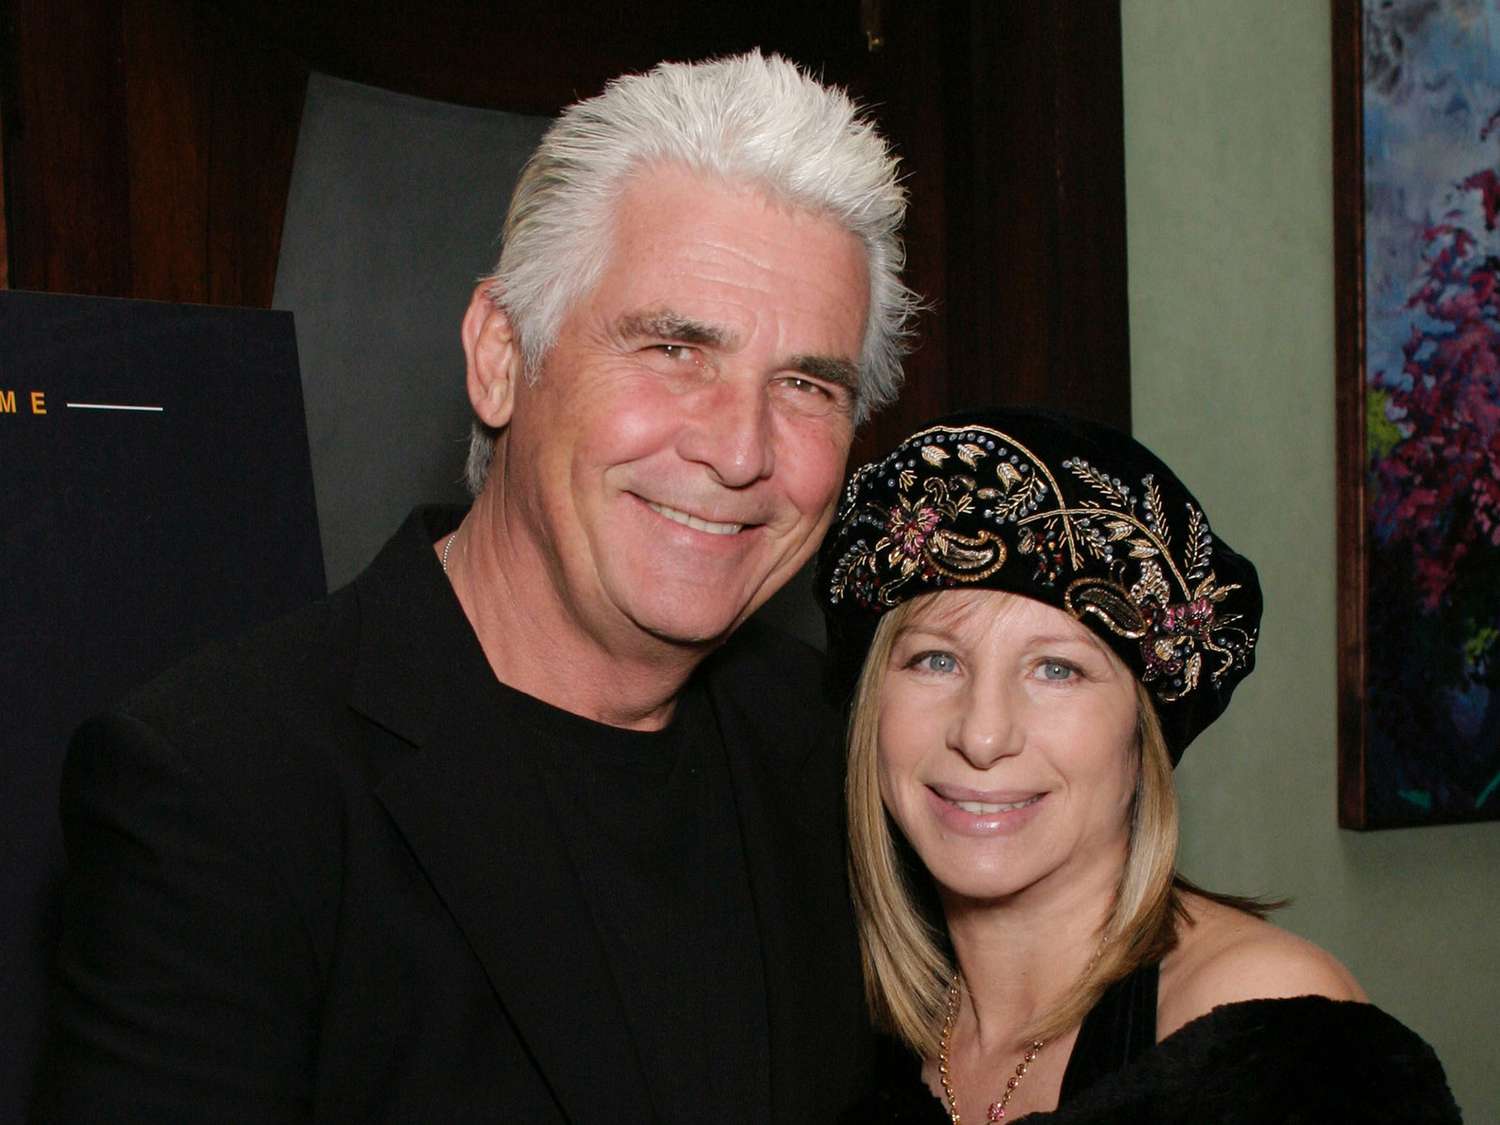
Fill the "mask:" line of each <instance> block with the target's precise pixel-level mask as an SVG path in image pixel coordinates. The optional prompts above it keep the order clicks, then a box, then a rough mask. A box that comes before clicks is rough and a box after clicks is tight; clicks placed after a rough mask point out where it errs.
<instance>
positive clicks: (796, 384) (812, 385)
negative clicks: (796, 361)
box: [786, 375, 832, 398]
mask: <svg viewBox="0 0 1500 1125" xmlns="http://www.w3.org/2000/svg"><path fill="white" fill-rule="evenodd" d="M786 385H787V387H788V388H789V389H791V390H794V391H797V392H799V393H801V394H806V395H821V396H822V397H824V398H829V397H832V392H831V391H829V389H828V388H827V387H825V386H824V385H823V384H822V383H817V382H814V381H813V380H811V379H803V378H800V377H799V376H796V375H790V376H788V377H787V379H786Z"/></svg>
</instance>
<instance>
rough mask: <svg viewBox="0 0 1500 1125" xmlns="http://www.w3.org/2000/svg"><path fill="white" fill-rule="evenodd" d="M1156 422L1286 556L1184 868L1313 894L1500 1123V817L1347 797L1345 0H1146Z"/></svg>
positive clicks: (1140, 228)
mask: <svg viewBox="0 0 1500 1125" xmlns="http://www.w3.org/2000/svg"><path fill="white" fill-rule="evenodd" d="M1122 9H1123V17H1124V20H1123V22H1124V33H1123V36H1124V64H1125V153H1126V191H1127V206H1128V215H1129V217H1128V235H1129V242H1130V256H1129V263H1130V332H1131V362H1132V372H1131V379H1132V383H1133V395H1134V400H1133V409H1134V417H1135V426H1136V432H1137V434H1138V435H1139V436H1140V437H1141V438H1142V440H1144V441H1145V442H1146V443H1147V444H1148V445H1150V446H1152V447H1153V448H1154V449H1156V451H1157V452H1158V453H1160V454H1161V455H1162V456H1163V457H1164V458H1165V459H1166V461H1167V462H1168V463H1169V464H1171V465H1172V466H1173V467H1174V468H1176V469H1177V470H1178V471H1179V472H1180V473H1181V474H1182V476H1183V477H1184V479H1186V480H1187V481H1189V482H1190V484H1191V485H1192V487H1193V489H1194V491H1195V492H1197V494H1198V496H1199V497H1200V498H1201V499H1202V500H1203V502H1204V505H1205V507H1206V508H1207V510H1208V512H1209V513H1210V516H1211V517H1212V519H1213V521H1214V525H1215V528H1216V529H1217V530H1219V531H1221V532H1222V533H1223V535H1224V537H1225V538H1226V539H1227V540H1228V541H1229V542H1231V543H1232V544H1234V546H1235V547H1237V548H1239V549H1241V550H1243V551H1244V552H1245V553H1246V554H1248V555H1249V556H1250V557H1251V558H1253V559H1254V560H1255V561H1256V563H1257V565H1258V566H1259V567H1260V569H1261V576H1262V581H1263V582H1264V585H1265V589H1266V601H1267V606H1268V608H1267V612H1266V618H1265V623H1264V630H1263V639H1262V643H1261V649H1260V652H1261V660H1260V664H1259V667H1258V670H1257V672H1256V674H1255V675H1254V676H1252V677H1251V678H1250V679H1249V680H1248V681H1247V682H1246V684H1245V686H1244V687H1242V688H1241V689H1240V694H1239V695H1238V696H1237V697H1236V701H1235V705H1234V707H1233V708H1232V709H1231V711H1230V713H1229V715H1228V716H1227V717H1226V718H1225V719H1224V720H1223V721H1222V722H1221V723H1220V724H1219V725H1218V726H1216V727H1215V728H1214V729H1212V730H1210V731H1209V732H1208V734H1206V735H1205V736H1204V737H1203V738H1202V739H1201V740H1200V742H1199V743H1198V744H1196V745H1195V746H1194V747H1193V748H1192V749H1191V750H1190V751H1189V753H1188V755H1187V757H1186V759H1185V760H1184V762H1183V765H1182V768H1181V769H1180V770H1179V771H1178V777H1179V782H1180V787H1181V792H1182V801H1183V810H1184V821H1183V868H1184V870H1185V872H1186V873H1187V874H1188V875H1189V876H1190V877H1191V878H1194V879H1196V880H1198V881H1200V882H1202V883H1204V884H1206V885H1208V886H1211V887H1214V888H1216V889H1219V890H1226V891H1237V892H1247V893H1269V894H1273V895H1290V896H1292V897H1293V899H1294V900H1295V901H1294V904H1293V905H1292V906H1291V907H1290V908H1288V909H1287V910H1285V911H1284V912H1282V914H1281V915H1280V920H1281V922H1282V924H1283V925H1285V926H1287V927H1289V928H1290V929H1292V930H1295V931H1297V932H1298V933H1301V934H1303V935H1305V936H1307V937H1309V938H1311V939H1312V940H1313V941H1316V942H1318V943H1319V944H1321V945H1323V946H1325V947H1327V948H1328V949H1330V950H1332V951H1333V952H1334V953H1336V954H1337V955H1338V956H1339V957H1340V958H1342V959H1343V960H1344V962H1345V963H1346V964H1348V965H1349V967H1350V968H1351V969H1352V970H1353V971H1354V973H1355V974H1356V975H1357V976H1358V977H1359V979H1360V980H1361V982H1362V983H1363V984H1364V986H1365V988H1366V990H1367V991H1368V992H1369V993H1370V996H1371V998H1372V999H1373V1000H1374V1001H1375V1002H1376V1003H1378V1004H1380V1005H1381V1006H1382V1007H1384V1008H1386V1009H1387V1010H1388V1011H1390V1012H1392V1013H1394V1014H1395V1015H1396V1016H1398V1017H1399V1018H1401V1019H1402V1020H1403V1021H1405V1022H1406V1023H1407V1024H1409V1025H1410V1026H1412V1027H1413V1028H1415V1029H1416V1030H1417V1031H1418V1032H1419V1033H1421V1034H1422V1035H1423V1036H1424V1037H1425V1038H1426V1039H1427V1040H1428V1041H1429V1042H1431V1043H1432V1044H1433V1046H1434V1047H1435V1048H1436V1049H1437V1051H1438V1054H1439V1056H1440V1057H1441V1058H1442V1060H1443V1062H1444V1065H1445V1066H1446V1067H1447V1069H1448V1074H1449V1078H1450V1081H1451V1083H1452V1086H1453V1090H1454V1093H1455V1095H1456V1097H1457V1098H1458V1101H1459V1104H1460V1106H1461V1107H1462V1108H1463V1109H1464V1111H1465V1116H1466V1119H1467V1120H1469V1121H1474V1122H1500V1065H1497V1062H1500V1056H1497V1046H1496V1038H1497V1033H1500V879H1497V874H1500V823H1494V824H1483V825H1469V826H1463V827H1452V828H1422V829H1408V830H1401V831H1391V832H1377V833H1367V834H1360V833H1353V832H1344V831H1340V830H1339V829H1338V828H1337V827H1336V819H1335V709H1336V703H1335V700H1336V696H1335V649H1334V615H1335V610H1334V584H1335V583H1334V484H1333V474H1334V445H1333V442H1334V421H1333V365H1334V342H1333V275H1332V237H1333V217H1332V203H1331V199H1332V190H1333V189H1332V183H1333V175H1332V145H1331V139H1330V81H1331V79H1330V58H1329V51H1330V46H1329V16H1328V10H1327V6H1326V4H1325V3H1321V2H1315V0H1123V4H1122Z"/></svg>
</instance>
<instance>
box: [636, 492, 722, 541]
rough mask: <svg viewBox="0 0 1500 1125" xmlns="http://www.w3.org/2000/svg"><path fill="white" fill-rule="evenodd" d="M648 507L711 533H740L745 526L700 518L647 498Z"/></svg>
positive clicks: (677, 521) (693, 527)
mask: <svg viewBox="0 0 1500 1125" xmlns="http://www.w3.org/2000/svg"><path fill="white" fill-rule="evenodd" d="M646 507H648V508H650V509H651V510H652V511H653V512H655V513H656V514H657V515H660V516H666V517H667V519H669V520H671V521H672V522H673V523H680V524H682V526H683V527H690V528H692V529H693V530H694V531H706V532H708V534H710V535H738V534H739V533H740V532H741V531H743V530H744V528H745V525H744V524H742V523H715V522H713V521H712V520H703V519H699V518H698V517H697V516H693V515H689V514H688V513H687V512H679V511H678V510H677V509H676V508H669V507H667V506H666V505H665V504H658V503H657V502H656V501H654V500H647V501H646Z"/></svg>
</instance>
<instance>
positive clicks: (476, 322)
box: [461, 284, 523, 430]
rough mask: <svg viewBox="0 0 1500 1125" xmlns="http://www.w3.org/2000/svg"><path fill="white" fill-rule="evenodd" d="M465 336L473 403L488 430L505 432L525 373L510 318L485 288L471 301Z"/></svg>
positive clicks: (476, 291)
mask: <svg viewBox="0 0 1500 1125" xmlns="http://www.w3.org/2000/svg"><path fill="white" fill-rule="evenodd" d="M461 335H462V336H463V342H464V356H465V357H466V359H467V377H466V383H467V386H468V391H469V402H470V404H471V405H472V406H473V407H474V413H475V414H476V415H477V416H478V418H479V420H480V421H481V422H483V423H484V424H485V425H486V426H489V427H490V428H491V429H495V430H499V429H503V428H504V426H505V424H506V423H507V422H509V421H510V414H511V410H512V408H513V407H514V406H515V402H516V381H517V380H518V379H520V378H521V372H522V370H523V364H522V361H521V347H520V343H519V342H518V341H517V340H516V333H515V330H514V329H513V328H512V327H511V323H510V317H509V316H508V315H507V314H506V312H505V310H504V309H502V308H501V307H500V306H499V305H498V304H496V303H495V301H494V299H493V298H492V297H491V296H490V295H489V292H488V290H487V288H486V286H485V285H484V284H480V285H478V286H476V287H475V289H474V295H473V296H472V297H470V298H469V308H468V310H467V311H466V312H465V313H464V322H463V328H462V330H461Z"/></svg>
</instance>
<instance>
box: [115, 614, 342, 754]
mask: <svg viewBox="0 0 1500 1125" xmlns="http://www.w3.org/2000/svg"><path fill="white" fill-rule="evenodd" d="M355 602H356V599H355V595H354V592H353V590H352V589H351V588H345V589H344V590H341V591H339V592H337V593H335V594H331V595H329V596H327V597H324V598H321V599H319V600H318V601H315V602H312V603H310V604H308V605H305V606H303V607H301V608H300V609H297V610H294V611H293V612H292V613H290V614H288V615H287V616H285V617H282V618H279V619H277V620H275V621H272V622H269V623H267V624H263V625H260V626H257V627H255V628H253V629H251V630H249V631H248V632H245V633H243V634H241V635H238V636H236V637H233V638H229V639H225V640H221V641H216V642H214V643H212V644H209V645H208V646H206V647H204V648H202V649H200V650H198V651H197V652H195V653H193V654H192V655H190V656H188V657H186V658H185V659H183V660H182V661H180V662H178V663H177V664H175V665H174V666H172V667H171V668H168V669H167V670H166V671H165V672H163V673H161V674H160V675H158V676H157V677H155V678H154V679H152V680H151V681H149V682H148V683H146V684H144V685H143V686H141V687H139V688H137V689H135V690H134V691H132V692H131V693H130V694H128V695H127V696H125V698H124V699H123V700H122V701H121V702H120V703H119V705H118V706H117V707H116V708H115V710H116V711H118V712H119V713H122V714H125V715H129V716H131V717H133V718H136V719H138V720H140V721H142V722H145V723H148V724H152V725H155V724H161V723H166V724H169V725H171V726H173V727H184V726H186V727H189V728H191V727H196V726H203V725H214V724H217V723H225V722H246V723H248V722H255V721H258V720H262V719H264V718H266V717H267V716H268V715H272V714H274V715H285V714H287V713H289V712H301V711H305V710H307V709H308V708H309V706H311V705H312V703H313V702H314V701H315V700H321V699H326V698H328V697H330V695H336V694H337V693H338V692H339V690H340V688H341V686H342V685H343V684H344V683H346V682H347V680H348V677H349V670H350V667H351V665H352V663H353V661H354V656H355V652H356V650H357V646H358V635H359V626H358V612H357V607H356V604H355Z"/></svg>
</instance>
